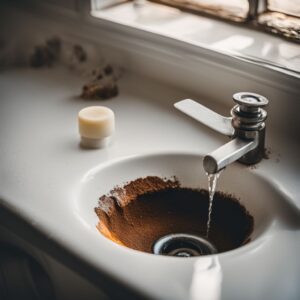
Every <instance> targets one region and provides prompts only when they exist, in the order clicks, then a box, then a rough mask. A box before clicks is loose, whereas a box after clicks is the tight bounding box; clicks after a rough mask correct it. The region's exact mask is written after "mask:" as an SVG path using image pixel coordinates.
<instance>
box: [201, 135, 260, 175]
mask: <svg viewBox="0 0 300 300" xmlns="http://www.w3.org/2000/svg"><path fill="white" fill-rule="evenodd" d="M257 145H258V139H257V138H255V139H254V140H243V139H240V138H235V139H233V140H231V141H230V142H228V143H226V144H225V145H223V146H221V147H220V148H218V149H217V150H215V151H213V152H211V153H210V154H208V155H206V156H205V157H204V159H203V167H204V170H205V171H206V172H207V173H208V174H214V173H218V172H219V171H220V170H222V169H224V168H225V167H226V166H228V165H229V164H231V163H233V162H235V161H236V160H239V159H240V158H241V157H243V156H244V155H246V154H247V153H249V152H250V151H251V150H253V149H255V148H256V147H257Z"/></svg>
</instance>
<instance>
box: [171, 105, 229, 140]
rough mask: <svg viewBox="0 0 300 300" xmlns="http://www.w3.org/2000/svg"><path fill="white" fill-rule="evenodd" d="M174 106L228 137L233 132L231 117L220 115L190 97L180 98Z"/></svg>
mask: <svg viewBox="0 0 300 300" xmlns="http://www.w3.org/2000/svg"><path fill="white" fill-rule="evenodd" d="M174 106H175V108H176V109H178V110H179V111H181V112H183V113H184V114H186V115H188V116H189V117H191V118H193V119H195V120H196V121H198V122H200V123H202V124H204V125H206V126H208V127H210V128H211V129H213V130H215V131H217V132H220V133H222V134H224V135H227V136H230V137H231V136H233V134H234V128H233V127H232V125H231V120H232V118H230V117H224V116H221V115H219V114H217V113H216V112H214V111H212V110H211V109H209V108H207V107H205V106H204V105H202V104H200V103H198V102H196V101H194V100H192V99H185V100H181V101H179V102H177V103H175V104H174Z"/></svg>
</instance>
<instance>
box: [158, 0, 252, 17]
mask: <svg viewBox="0 0 300 300" xmlns="http://www.w3.org/2000/svg"><path fill="white" fill-rule="evenodd" d="M154 1H155V2H161V3H166V4H169V5H173V6H178V7H181V8H186V9H190V10H193V11H196V12H205V13H209V14H213V15H216V16H219V17H222V18H226V19H230V20H233V21H244V20H245V19H246V18H247V16H248V10H249V4H248V1H247V0H230V1H228V0H154Z"/></svg>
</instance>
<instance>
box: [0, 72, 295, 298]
mask: <svg viewBox="0 0 300 300" xmlns="http://www.w3.org/2000/svg"><path fill="white" fill-rule="evenodd" d="M83 83H84V79H83V78H82V77H80V76H78V75H76V74H73V73H72V72H71V71H70V70H67V69H64V68H60V67H55V68H53V69H41V70H34V69H14V70H7V71H3V72H1V73H0V99H1V109H0V137H1V147H0V166H1V170H0V201H1V205H3V206H5V207H7V208H8V209H10V210H11V211H12V212H13V213H14V214H16V215H18V216H21V217H22V218H23V219H25V220H26V221H27V222H29V223H30V224H31V225H32V226H33V227H36V228H38V229H39V230H40V231H41V232H42V233H43V235H44V236H45V237H46V238H48V239H53V240H54V241H55V242H57V243H58V244H60V245H61V246H62V247H63V248H65V249H66V250H67V251H70V252H71V253H73V254H75V255H76V256H77V257H79V258H80V259H82V260H84V261H86V262H87V263H88V264H90V265H92V266H93V268H94V269H95V270H96V271H97V270H101V272H104V273H107V274H110V275H111V276H112V277H114V278H117V279H118V280H120V281H121V282H123V283H125V284H126V285H128V286H131V287H134V288H135V289H137V290H139V291H142V292H143V293H145V294H146V295H148V296H151V297H153V298H157V299H173V300H174V299H187V298H186V297H187V295H188V294H187V293H188V290H189V285H190V282H191V277H192V273H193V263H194V260H188V261H185V262H183V261H182V260H180V259H179V260H178V259H175V260H167V262H166V261H165V260H164V259H162V258H160V257H154V256H151V255H146V254H143V253H138V252H135V251H132V250H130V249H126V248H123V247H120V246H118V245H116V244H114V243H112V242H110V241H108V240H106V239H105V238H103V237H102V236H100V234H99V239H97V238H95V234H94V232H91V230H90V228H89V227H88V226H86V224H84V223H83V222H82V221H81V219H80V217H78V214H80V211H78V210H77V209H76V207H75V206H76V201H75V199H76V191H77V190H78V185H80V182H81V181H82V178H83V177H84V176H85V174H86V173H87V172H89V171H90V170H92V169H93V168H94V167H95V166H97V165H100V164H102V163H107V162H109V161H112V160H115V159H119V158H122V157H126V156H135V155H142V154H145V153H168V152H172V153H174V152H178V153H195V154H205V153H207V152H209V151H212V150H214V149H215V148H217V147H218V146H220V145H222V144H223V143H224V142H226V141H227V139H226V137H222V136H220V135H219V134H217V133H214V132H213V131H211V130H210V129H207V128H205V127H204V126H202V125H200V124H198V123H197V122H195V121H193V120H189V119H188V118H186V117H185V116H183V115H181V114H180V113H179V112H177V111H176V110H175V109H174V108H173V103H174V102H176V101H178V100H181V99H183V98H194V99H195V100H198V101H199V102H201V103H202V104H204V105H208V106H209V107H210V108H213V109H215V110H216V111H218V112H219V113H223V114H227V112H228V111H229V108H230V106H231V105H232V103H228V105H224V107H222V106H216V105H214V104H213V103H209V102H206V101H205V100H204V99H201V98H199V97H198V98H197V97H196V96H195V95H192V94H189V93H188V92H184V91H181V90H177V89H176V88H174V87H171V86H165V85H163V84H161V83H159V82H154V81H151V80H150V79H147V78H144V77H141V76H137V75H134V74H129V73H125V74H124V76H123V77H122V78H121V79H120V82H119V87H120V94H119V96H117V97H116V98H113V99H110V100H106V101H95V100H93V101H87V100H82V99H80V98H79V97H78V95H79V94H80V91H81V87H82V84H83ZM89 105H105V106H107V107H109V108H111V109H112V110H113V111H114V112H115V115H116V135H115V141H114V143H113V144H112V145H111V146H110V147H108V148H105V149H101V150H84V149H81V148H80V147H79V135H78V129H77V113H78V112H79V110H80V109H82V108H83V107H85V106H89ZM269 131H270V132H269V135H268V140H267V143H268V146H270V147H271V155H270V159H268V160H264V161H262V162H261V163H260V164H259V165H258V166H257V168H255V169H249V168H247V167H244V166H241V167H240V168H241V171H242V170H243V169H245V170H246V171H247V172H253V173H254V174H258V175H259V176H263V177H269V179H268V180H269V181H270V182H271V184H272V185H274V186H275V187H276V189H278V190H280V191H281V193H282V194H283V195H284V196H285V198H286V199H288V200H287V201H290V205H291V206H292V207H293V209H294V210H295V211H297V213H298V216H299V208H300V198H299V195H300V186H299V172H300V170H299V165H300V164H299V157H298V155H297V152H298V153H299V150H300V149H299V144H298V142H297V141H294V142H293V141H289V142H287V141H285V140H284V141H283V140H281V139H280V137H277V136H276V135H274V134H273V133H272V130H271V129H270V130H269ZM199 166H201V164H199ZM269 174H272V176H269ZM95 225H96V224H95ZM24 238H26V237H24ZM278 239H280V241H278ZM299 241H300V231H299V227H298V228H294V230H280V231H279V232H278V235H277V239H271V238H270V240H269V241H268V243H267V244H268V245H267V246H266V247H262V249H260V248H259V247H258V248H257V249H256V251H253V255H252V258H251V257H248V259H249V263H251V265H252V267H251V268H252V270H249V274H248V277H247V280H246V281H245V282H244V283H241V282H240V281H239V276H240V275H239V274H238V273H237V272H236V273H235V274H236V275H234V276H232V277H231V280H235V282H236V285H237V286H240V287H241V288H244V287H247V286H248V287H247V288H248V289H249V293H248V291H247V292H245V294H246V298H244V299H251V298H252V297H254V298H255V297H256V299H258V298H259V297H260V296H264V299H268V297H267V298H266V297H265V296H266V295H269V296H270V297H269V299H271V296H275V297H273V299H283V298H284V295H286V293H289V295H291V298H290V299H296V298H297V295H298V296H299V295H300V289H299V286H298V285H297V281H299V278H300V265H299V259H298V255H299V253H300V243H299ZM280 244H283V245H284V246H285V247H286V251H285V252H282V251H278V249H279V248H278V245H280ZM249 247H252V246H251V245H249ZM253 247H254V246H253ZM49 251H50V252H51V250H50V249H49ZM268 251H272V253H273V255H272V259H271V257H269V256H268V253H270V252H268ZM238 253H239V252H238ZM232 255H234V254H231V253H227V254H225V255H224V256H222V255H221V257H220V261H221V265H222V268H223V269H224V274H225V275H224V276H225V277H224V278H225V281H224V284H227V285H228V284H229V285H230V284H232V282H233V281H232V282H231V283H230V282H229V281H227V277H226V272H228V273H230V272H232V273H234V270H235V269H236V270H239V271H238V272H245V273H244V275H245V276H247V270H246V269H241V268H240V269H239V265H242V262H243V256H242V255H240V256H238V258H237V259H236V260H234V261H231V260H230V259H231V258H232ZM257 256H260V260H259V264H260V265H257V264H256V263H255V262H256V258H255V257H257ZM145 257H146V259H145ZM251 259H252V260H253V261H252V260H251ZM262 262H264V263H262ZM275 262H276V263H275ZM145 270H147V272H146V271H145ZM254 273H255V274H256V275H255V276H254ZM270 273H272V282H270V281H268V276H269V274H270ZM286 274H288V278H287V275H286ZM170 276H171V277H170ZM170 278H172V279H170ZM247 281H248V283H247ZM260 282H261V284H260ZM263 282H264V283H263ZM254 283H255V284H254ZM298 283H299V282H298ZM154 287H157V288H154ZM254 287H255V288H254ZM240 292H241V291H240ZM237 293H238V292H237ZM232 295H233V294H232V292H227V291H226V289H225V292H224V299H230V298H229V297H231V296H232ZM237 295H240V296H241V294H239V293H238V294H237ZM254 298H252V299H254ZM236 299H238V298H236ZM239 299H241V297H239Z"/></svg>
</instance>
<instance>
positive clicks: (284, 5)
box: [134, 0, 300, 42]
mask: <svg viewBox="0 0 300 300" xmlns="http://www.w3.org/2000/svg"><path fill="white" fill-rule="evenodd" d="M134 1H139V0H134ZM151 1H154V2H159V3H164V4H167V5H171V6H175V7H179V8H182V9H185V10H189V11H192V12H195V13H205V14H210V15H214V16H216V17H220V18H223V19H227V20H230V21H234V22H247V23H249V25H251V26H253V27H254V28H260V29H264V30H266V31H269V32H271V33H275V34H279V35H282V36H284V37H286V38H289V39H292V40H294V41H297V42H300V0H230V1H228V0H151Z"/></svg>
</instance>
